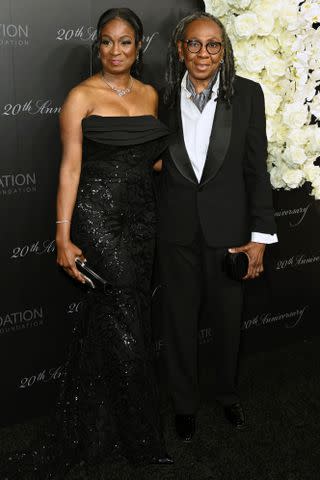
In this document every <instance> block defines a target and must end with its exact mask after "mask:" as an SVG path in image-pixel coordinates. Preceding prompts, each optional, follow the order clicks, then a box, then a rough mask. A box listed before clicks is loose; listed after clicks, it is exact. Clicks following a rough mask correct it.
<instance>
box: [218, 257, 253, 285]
mask: <svg viewBox="0 0 320 480" xmlns="http://www.w3.org/2000/svg"><path fill="white" fill-rule="evenodd" d="M248 265H249V259H248V255H247V254H246V253H244V252H238V253H230V252H227V253H226V256H225V258H224V270H225V272H226V273H227V275H228V276H229V277H230V278H232V279H233V280H238V281H240V280H242V279H243V277H245V275H246V274H247V271H248Z"/></svg>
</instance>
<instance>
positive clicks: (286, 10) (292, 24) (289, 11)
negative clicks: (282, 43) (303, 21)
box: [276, 0, 299, 31]
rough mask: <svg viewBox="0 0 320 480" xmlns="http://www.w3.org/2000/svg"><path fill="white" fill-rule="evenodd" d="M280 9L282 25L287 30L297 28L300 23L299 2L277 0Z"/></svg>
mask: <svg viewBox="0 0 320 480" xmlns="http://www.w3.org/2000/svg"><path fill="white" fill-rule="evenodd" d="M276 5H277V10H278V20H279V24H280V25H281V27H282V28H283V29H285V30H289V31H293V30H296V28H297V27H298V23H299V18H298V2H296V1H293V0H287V1H284V0H282V1H281V0H280V1H279V0H278V1H277V2H276Z"/></svg>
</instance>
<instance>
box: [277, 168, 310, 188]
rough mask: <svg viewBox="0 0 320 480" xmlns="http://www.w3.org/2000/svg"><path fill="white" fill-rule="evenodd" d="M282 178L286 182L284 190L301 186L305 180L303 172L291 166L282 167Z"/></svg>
mask: <svg viewBox="0 0 320 480" xmlns="http://www.w3.org/2000/svg"><path fill="white" fill-rule="evenodd" d="M282 179H283V181H284V182H285V183H286V187H285V189H286V190H288V189H292V188H298V187H301V185H302V184H303V183H304V181H305V179H304V175H303V172H302V171H301V170H300V169H292V168H287V169H285V168H284V169H283V171H282Z"/></svg>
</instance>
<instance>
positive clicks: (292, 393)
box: [0, 338, 320, 480]
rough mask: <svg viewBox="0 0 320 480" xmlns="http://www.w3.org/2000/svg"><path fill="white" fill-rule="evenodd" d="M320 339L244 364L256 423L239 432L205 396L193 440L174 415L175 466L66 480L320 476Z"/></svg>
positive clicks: (246, 398) (25, 432)
mask: <svg viewBox="0 0 320 480" xmlns="http://www.w3.org/2000/svg"><path fill="white" fill-rule="evenodd" d="M319 351H320V339H319V338H315V339H313V340H308V341H304V342H302V343H300V344H296V345H290V346H288V347H286V348H282V349H280V350H277V351H275V352H268V353H259V354H255V355H252V356H250V357H247V358H245V359H243V360H242V362H241V370H240V390H241V397H242V401H243V404H244V406H245V409H246V412H247V418H248V423H249V428H248V429H247V430H246V431H242V432H235V431H234V430H233V429H232V427H231V426H229V425H228V424H227V423H226V422H225V420H224V418H223V416H222V412H221V409H220V407H219V406H217V405H216V404H212V403H210V402H209V401H208V400H207V401H205V402H203V405H202V408H201V410H200V412H199V415H198V419H197V420H198V421H197V434H196V436H195V439H194V441H193V442H192V444H189V445H185V444H182V443H180V442H179V441H178V440H177V439H176V437H175V433H174V430H173V428H172V415H170V414H169V413H170V412H168V413H167V418H166V420H167V421H166V438H167V445H168V451H169V452H170V454H171V455H172V456H173V457H174V459H175V465H174V466H172V467H167V466H163V467H152V466H148V467H144V468H136V469H135V468H132V467H129V466H126V465H112V466H110V465H109V466H108V467H105V466H104V467H100V470H99V469H96V470H95V471H91V472H89V474H88V476H86V477H83V476H80V475H79V474H78V473H77V472H76V471H74V472H73V473H72V474H70V475H69V476H68V477H67V478H66V480H80V479H84V478H85V479H86V480H98V479H99V480H209V479H212V480H320V379H319V374H320V355H319ZM39 425H43V420H42V421H41V422H40V421H39V420H38V421H35V422H33V423H28V424H25V425H18V426H15V427H13V428H6V429H2V430H1V431H0V445H1V447H0V448H1V451H2V452H3V451H7V450H12V449H16V448H23V447H26V446H27V445H28V443H29V442H30V441H31V440H32V438H33V435H34V433H35V432H36V430H37V429H38V428H39ZM0 480H2V476H1V473H0Z"/></svg>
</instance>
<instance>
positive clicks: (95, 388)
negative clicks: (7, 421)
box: [12, 8, 172, 479]
mask: <svg viewBox="0 0 320 480" xmlns="http://www.w3.org/2000/svg"><path fill="white" fill-rule="evenodd" d="M142 35H143V32H142V25H141V22H140V20H139V18H138V17H137V16H136V15H135V14H134V13H133V12H132V11H131V10H129V9H124V8H121V9H111V10H108V11H107V12H105V13H104V14H103V15H102V16H101V17H100V20H99V23H98V30H97V42H96V51H97V54H98V57H99V58H100V61H101V68H102V69H101V72H100V73H98V74H96V75H93V76H92V77H90V78H88V79H87V80H85V81H84V82H82V83H81V84H79V85H78V86H76V87H75V88H74V89H73V90H71V92H70V93H69V95H68V97H67V99H66V101H65V103H64V105H63V108H62V112H61V116H60V120H61V138H62V145H63V155H62V163H61V169H60V182H59V189H58V196H57V234H56V245H57V262H58V264H59V265H60V266H61V267H63V268H64V269H65V271H66V272H67V273H68V274H70V275H71V276H72V277H74V278H75V279H76V280H78V281H80V282H84V277H83V276H82V275H81V273H80V272H79V271H78V270H77V268H76V265H75V258H76V257H80V258H82V259H84V258H85V259H86V260H87V262H88V265H90V267H91V268H92V269H93V270H95V271H96V272H97V273H98V274H100V275H101V276H102V277H104V278H105V279H106V280H107V281H108V283H109V284H110V285H111V288H109V289H108V290H107V293H102V292H100V293H99V292H95V291H91V292H89V293H88V294H86V297H85V299H84V303H85V315H84V319H83V322H80V323H79V324H77V325H76V327H75V329H74V332H73V340H72V344H71V346H70V352H69V357H68V361H67V364H66V369H65V375H64V377H63V380H62V388H61V394H60V398H59V402H58V419H57V423H58V429H57V434H56V435H55V447H54V448H53V452H54V454H52V450H51V451H50V448H49V450H48V448H47V446H45V448H44V449H43V450H42V452H43V453H41V451H40V453H39V451H35V453H34V455H33V457H34V458H35V459H37V458H38V459H40V458H41V461H40V462H39V461H37V460H36V461H35V470H37V471H38V472H39V471H41V466H40V468H39V463H43V464H45V463H46V458H45V457H47V460H48V461H49V459H50V462H51V461H52V460H54V463H55V465H57V466H58V465H60V468H61V469H62V471H63V470H64V467H65V468H67V467H68V466H71V465H72V464H76V463H79V462H80V461H83V460H84V461H85V463H89V464H90V465H92V464H96V463H97V462H101V461H106V460H108V459H109V458H110V459H111V460H112V459H117V458H121V457H122V458H123V457H125V458H126V459H127V460H129V462H132V463H137V464H139V463H140V464H144V463H158V464H163V463H164V464H168V463H172V461H171V459H170V458H169V457H168V456H167V454H166V451H165V446H164V442H163V437H162V431H161V425H160V417H159V407H158V397H157V387H156V382H155V378H154V373H153V366H152V351H151V338H150V318H149V307H150V297H151V295H150V279H151V272H152V264H153V253H154V236H155V204H154V194H153V185H152V169H153V166H154V163H155V162H156V160H157V158H158V157H159V155H160V153H161V152H162V150H163V149H164V148H165V146H166V136H167V134H168V131H167V129H166V127H164V125H163V124H161V123H160V122H159V121H158V120H157V119H156V114H157V94H156V92H155V90H154V89H153V88H152V87H151V86H149V85H145V84H143V83H141V82H140V81H139V80H137V78H135V77H134V75H135V74H136V71H137V66H139V65H140V63H141V56H142V51H141V41H142ZM25 458H26V457H25ZM12 459H13V460H14V457H13V458H12ZM15 459H16V460H17V458H15ZM21 460H22V461H23V458H22V459H21ZM37 463H38V464H37ZM49 470H50V471H51V472H52V473H53V470H52V465H51V468H50V469H49ZM49 477H50V478H55V474H54V473H53V475H52V477H51V475H49ZM49 477H44V476H41V475H40V478H41V479H43V478H49ZM34 478H36V477H34ZM63 478H64V477H63Z"/></svg>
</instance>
